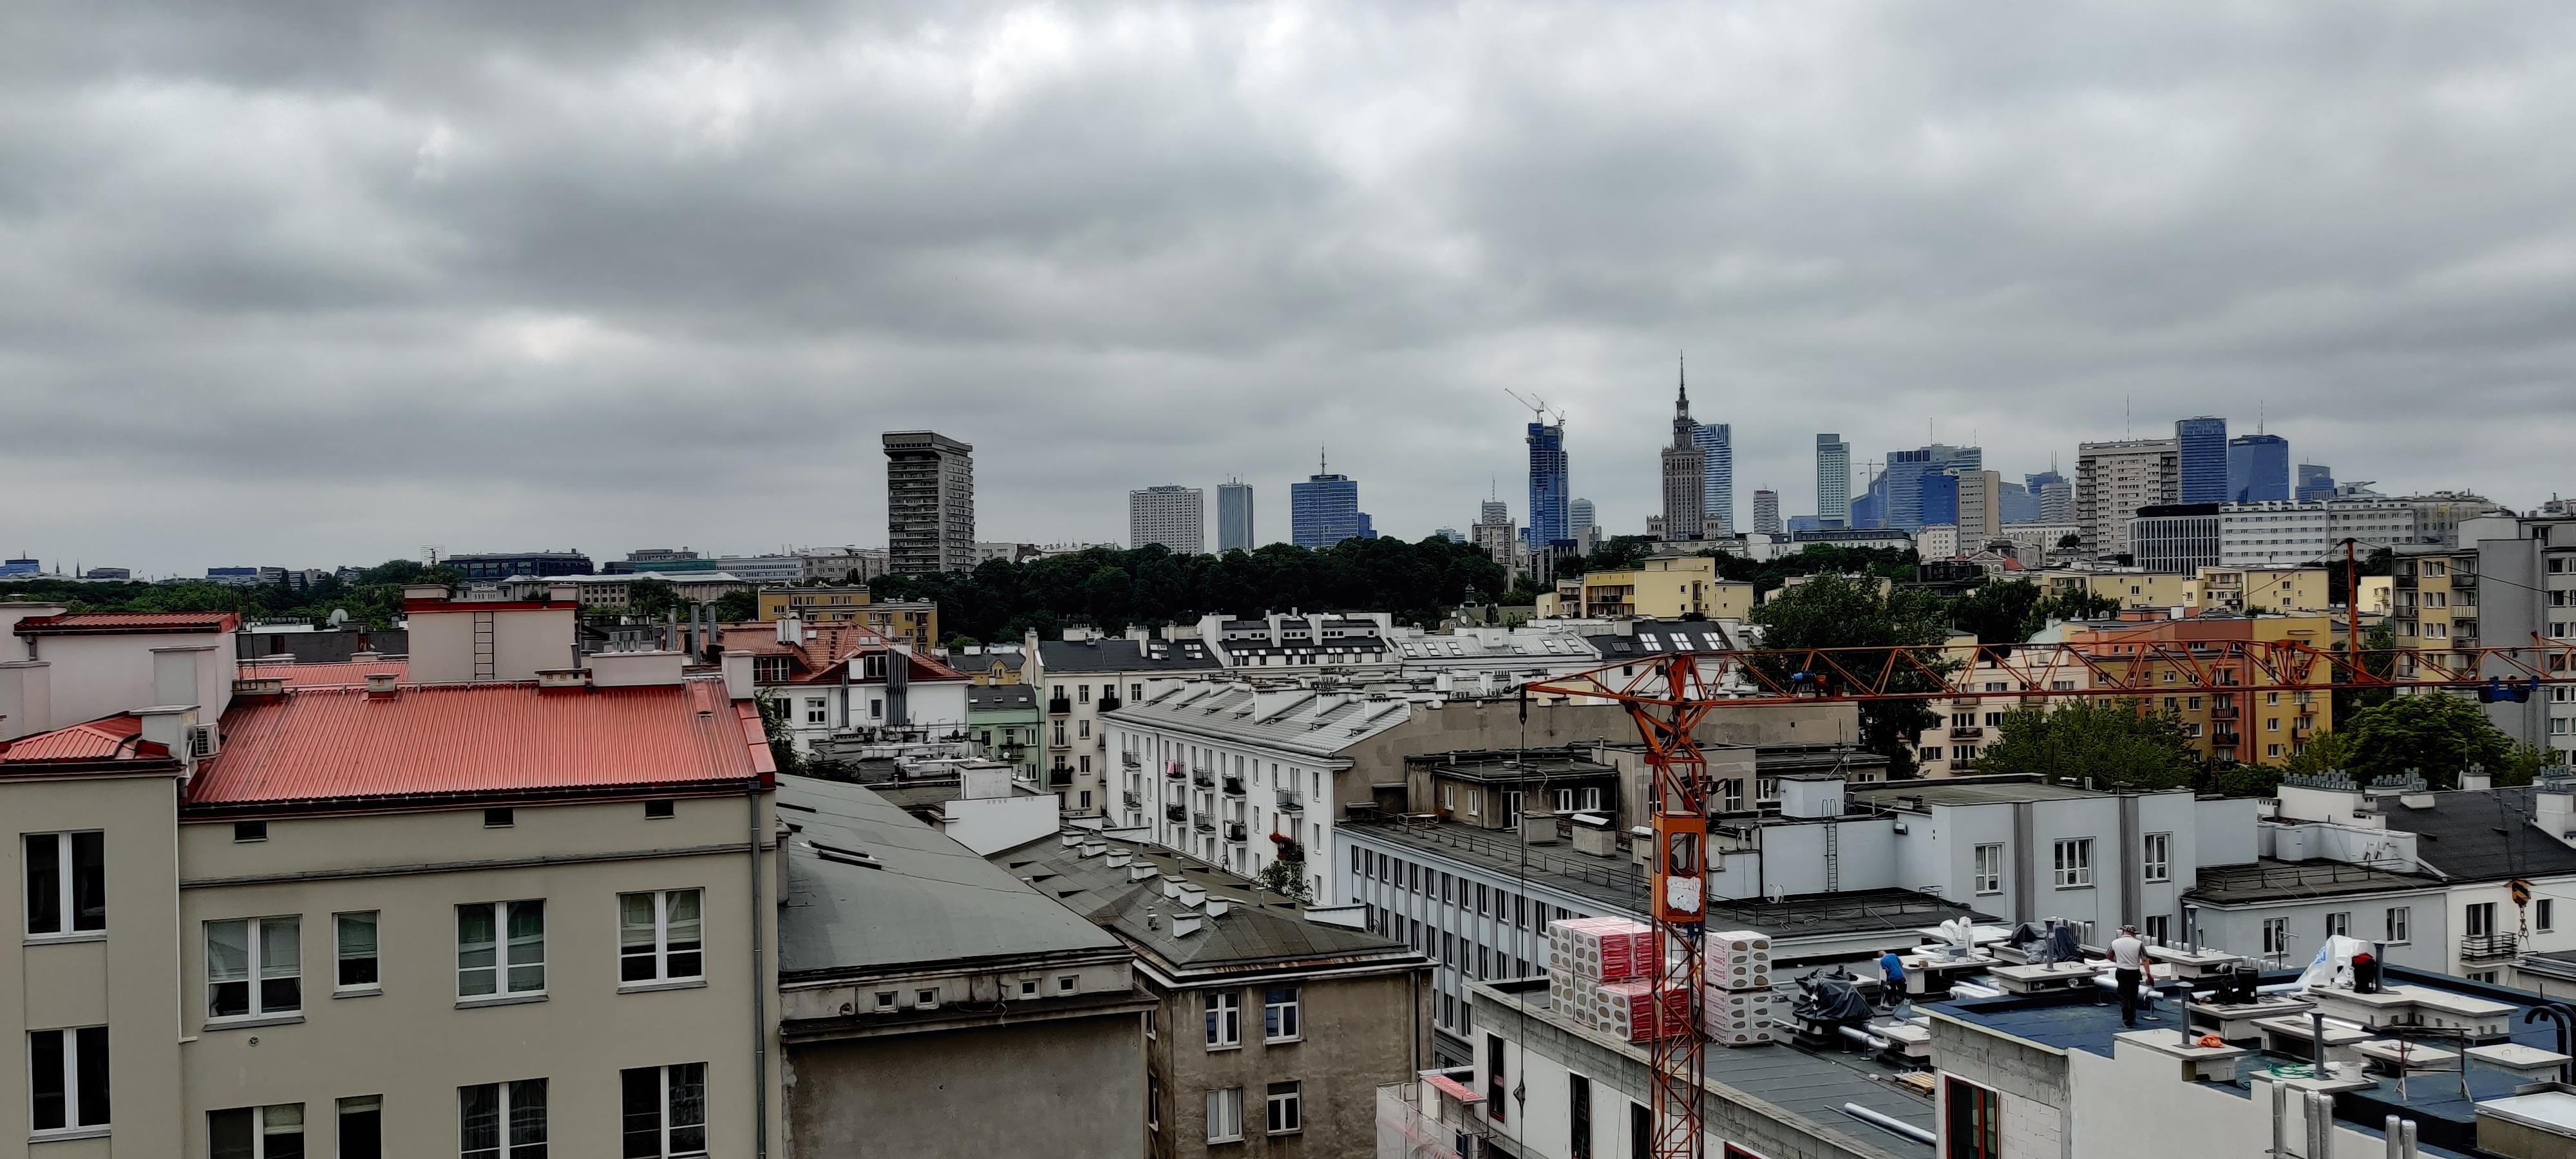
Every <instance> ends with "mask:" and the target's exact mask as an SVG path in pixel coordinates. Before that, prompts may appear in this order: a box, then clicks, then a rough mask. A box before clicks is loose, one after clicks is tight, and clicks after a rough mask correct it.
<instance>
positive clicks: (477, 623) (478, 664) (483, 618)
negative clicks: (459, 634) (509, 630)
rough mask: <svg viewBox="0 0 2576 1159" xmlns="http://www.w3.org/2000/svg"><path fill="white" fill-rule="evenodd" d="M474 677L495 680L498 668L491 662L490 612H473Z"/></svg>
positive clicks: (497, 676) (498, 673) (498, 674)
mask: <svg viewBox="0 0 2576 1159" xmlns="http://www.w3.org/2000/svg"><path fill="white" fill-rule="evenodd" d="M474 678H475V679H476V680H497V679H499V678H500V670H499V668H498V667H497V666H495V665H494V664H493V662H492V613H490V612H476V613H474Z"/></svg>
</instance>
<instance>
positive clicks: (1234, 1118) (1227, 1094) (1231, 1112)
mask: <svg viewBox="0 0 2576 1159" xmlns="http://www.w3.org/2000/svg"><path fill="white" fill-rule="evenodd" d="M1242 1138H1243V1088H1242V1087H1226V1088H1224V1089H1221V1090H1212V1091H1209V1092H1208V1093H1207V1141H1208V1142H1210V1143H1232V1142H1236V1141H1238V1140H1240V1139H1242Z"/></svg>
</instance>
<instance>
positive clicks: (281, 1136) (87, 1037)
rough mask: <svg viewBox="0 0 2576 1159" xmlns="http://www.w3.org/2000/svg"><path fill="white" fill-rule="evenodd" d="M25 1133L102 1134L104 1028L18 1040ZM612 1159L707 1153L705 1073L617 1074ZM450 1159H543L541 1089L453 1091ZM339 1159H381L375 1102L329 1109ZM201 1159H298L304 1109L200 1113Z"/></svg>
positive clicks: (689, 1069)
mask: <svg viewBox="0 0 2576 1159" xmlns="http://www.w3.org/2000/svg"><path fill="white" fill-rule="evenodd" d="M27 1057H28V1061H29V1063H30V1067H29V1085H30V1096H31V1097H30V1106H29V1111H30V1114H29V1119H28V1125H29V1127H30V1128H31V1129H32V1130H33V1131H34V1133H35V1136H36V1138H37V1139H38V1140H39V1141H41V1140H42V1139H44V1138H46V1137H49V1136H50V1137H63V1136H77V1137H83V1138H87V1137H92V1136H96V1135H101V1134H106V1133H108V1129H109V1126H110V1120H111V1116H110V1114H109V1099H108V1065H107V1062H108V1042H107V1028H106V1027H104V1026H85V1027H79V1028H74V1029H65V1030H38V1031H32V1032H30V1033H29V1034H28V1035H27ZM618 1079H619V1099H618V1101H619V1122H618V1133H619V1137H620V1140H621V1146H620V1147H619V1150H618V1154H619V1156H620V1159H665V1157H677V1156H696V1155H704V1154H706V1153H707V1091H706V1087H707V1064H705V1063H702V1062H692V1063H682V1064H679V1065H677V1066H648V1067H637V1068H633V1069H629V1070H622V1071H620V1072H618ZM456 1102H457V1131H456V1154H457V1156H458V1159H544V1157H545V1154H546V1143H547V1140H546V1133H547V1116H546V1080H544V1079H541V1078H539V1079H520V1080H516V1081H513V1082H507V1083H481V1084H477V1085H474V1086H466V1087H459V1088H457V1091H456ZM334 1109H335V1110H336V1112H337V1114H338V1119H339V1122H338V1126H339V1137H340V1148H339V1157H340V1159H382V1156H383V1155H384V1126H383V1119H384V1097H383V1096H381V1095H360V1096H355V1097H351V1098H344V1099H340V1100H338V1101H337V1102H336V1103H335V1105H334ZM206 1138H207V1149H206V1150H207V1156H208V1159H303V1156H304V1155H305V1148H304V1104H302V1103H280V1104H273V1105H270V1106H265V1107H232V1108H227V1109H225V1110H220V1111H210V1112H207V1114H206Z"/></svg>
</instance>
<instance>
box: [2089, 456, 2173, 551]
mask: <svg viewBox="0 0 2576 1159" xmlns="http://www.w3.org/2000/svg"><path fill="white" fill-rule="evenodd" d="M2181 500H2182V458H2181V449H2180V444H2179V443H2177V442H2175V441H2174V440H2172V439H2128V440H2123V441H2120V442H2107V443H2081V444H2078V445H2077V446H2076V448H2075V522H2076V524H2077V525H2078V526H2080V527H2082V528H2083V531H2082V533H2081V534H2082V535H2083V536H2084V551H2085V553H2086V554H2088V555H2092V556H2097V557H2098V556H2107V555H2126V554H2128V553H2129V517H2130V516H2132V515H2135V514H2137V511H2138V509H2139V508H2141V507H2153V506H2157V505H2159V504H2165V503H2178V502H2181Z"/></svg>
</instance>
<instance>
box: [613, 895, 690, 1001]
mask: <svg viewBox="0 0 2576 1159" xmlns="http://www.w3.org/2000/svg"><path fill="white" fill-rule="evenodd" d="M698 899H699V893H698V891H697V890H694V889H665V890H659V891H656V892H653V893H621V894H618V895H617V980H618V982H619V983H620V984H625V985H636V984H645V983H653V982H683V981H695V980H697V979H699V978H703V977H705V976H706V967H705V960H704V959H705V955H704V953H703V952H702V950H703V948H704V943H703V942H702V941H700V935H699V918H698Z"/></svg>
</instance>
